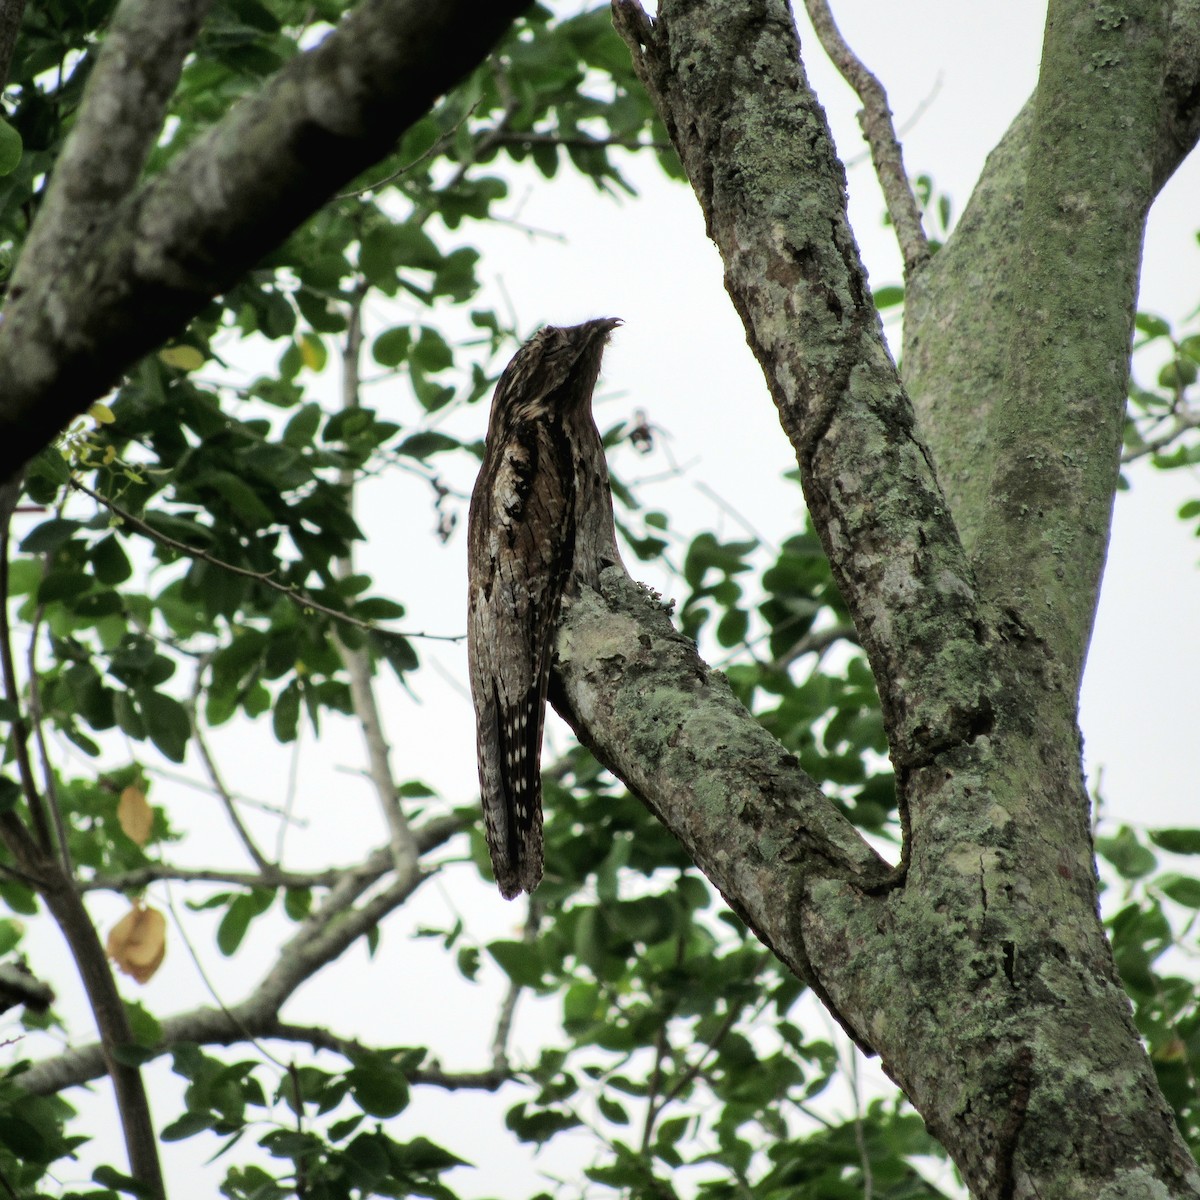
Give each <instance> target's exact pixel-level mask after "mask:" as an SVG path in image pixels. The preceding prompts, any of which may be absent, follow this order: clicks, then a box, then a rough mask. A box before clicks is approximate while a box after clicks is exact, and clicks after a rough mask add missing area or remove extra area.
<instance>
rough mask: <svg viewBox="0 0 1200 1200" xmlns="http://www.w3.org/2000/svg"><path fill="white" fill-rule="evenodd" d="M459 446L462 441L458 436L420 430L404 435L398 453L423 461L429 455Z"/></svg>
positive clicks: (456, 448) (455, 448)
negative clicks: (407, 435)
mask: <svg viewBox="0 0 1200 1200" xmlns="http://www.w3.org/2000/svg"><path fill="white" fill-rule="evenodd" d="M461 447H462V442H460V441H459V440H458V438H454V437H450V436H449V435H448V434H445V433H436V432H435V431H433V430H422V431H421V432H420V433H414V434H411V435H410V436H409V437H406V438H405V439H404V441H402V442H401V443H400V447H399V450H398V453H400V454H407V455H408V456H409V457H410V458H419V459H421V460H422V461H424V460H425V459H427V458H429V457H430V456H431V455H434V454H442V453H444V452H445V451H447V450H458V449H460V448H461Z"/></svg>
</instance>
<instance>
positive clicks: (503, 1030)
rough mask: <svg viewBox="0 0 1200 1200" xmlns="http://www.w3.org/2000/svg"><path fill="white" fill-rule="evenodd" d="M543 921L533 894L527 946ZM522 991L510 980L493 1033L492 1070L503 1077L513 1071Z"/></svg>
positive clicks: (524, 937)
mask: <svg viewBox="0 0 1200 1200" xmlns="http://www.w3.org/2000/svg"><path fill="white" fill-rule="evenodd" d="M541 923H542V906H541V904H540V903H539V902H538V901H537V900H536V899H534V897H533V896H530V897H529V910H528V912H527V914H526V917H525V929H524V931H523V933H522V935H521V940H522V941H523V942H524V943H525V944H526V945H527V946H528V945H532V943H533V942H535V941H536V940H537V934H538V929H539V927H540V926H541ZM521 991H522V988H521V985H520V984H519V983H517V982H516V981H515V980H513V981H510V983H509V985H508V991H507V992H506V993H505V995H504V1000H503V1001H502V1002H501V1004H500V1012H499V1014H498V1015H497V1018H496V1032H495V1033H494V1034H493V1035H492V1071H493V1073H495V1074H498V1075H500V1076H501V1077H502V1078H507V1077H508V1076H509V1075H510V1074H511V1073H512V1064H511V1063H510V1062H509V1060H508V1039H509V1038H510V1037H511V1036H512V1027H513V1018H514V1017H515V1016H516V1014H517V1001H518V999H520V996H521Z"/></svg>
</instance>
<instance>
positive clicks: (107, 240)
mask: <svg viewBox="0 0 1200 1200" xmlns="http://www.w3.org/2000/svg"><path fill="white" fill-rule="evenodd" d="M528 2H529V0H498V2H497V3H494V4H487V5H478V4H475V3H471V2H470V0H456V2H455V0H446V2H445V3H439V4H428V3H426V0H362V3H360V4H359V6H358V7H357V8H356V9H355V10H354V12H352V13H351V14H350V15H349V16H347V17H346V18H345V19H344V20H343V21H342V22H341V23H340V24H339V25H338V27H337V28H336V29H335V30H334V31H333V32H332V33H331V34H330V35H329V36H328V37H326V38H325V39H324V40H323V41H322V42H321V43H320V44H319V45H318V46H316V47H315V48H314V49H312V50H309V51H307V52H305V53H303V54H300V55H297V56H296V57H295V58H293V59H292V60H290V61H289V62H288V63H287V65H286V66H284V67H283V68H281V69H280V71H279V72H278V73H277V74H276V76H275V77H274V78H273V79H272V80H271V81H270V82H269V83H268V84H267V85H266V86H265V87H264V88H263V89H262V91H260V92H259V93H258V94H257V95H255V96H253V97H251V98H249V99H247V100H246V101H244V102H243V103H241V104H239V105H238V106H237V107H236V108H235V109H234V110H233V111H232V112H230V113H229V114H228V116H226V117H225V118H224V119H223V120H222V121H220V122H219V123H218V124H217V125H216V126H215V127H214V128H213V129H211V130H210V131H209V133H208V134H207V135H206V136H205V137H203V138H202V139H200V140H199V141H198V142H197V143H195V144H194V145H192V146H190V147H189V148H188V149H186V150H184V151H183V152H181V153H180V154H179V155H178V156H177V157H176V158H174V159H173V160H172V161H171V163H170V164H169V165H168V166H167V167H166V168H165V169H164V170H163V171H162V173H161V174H159V175H157V176H156V177H155V178H154V179H153V180H151V181H150V182H149V183H147V184H146V185H144V186H143V187H142V188H140V189H139V190H138V191H136V192H135V193H133V194H131V195H130V196H128V197H127V198H126V199H125V200H124V201H122V202H121V203H120V204H119V205H117V207H116V209H115V210H114V211H113V212H112V213H111V214H110V215H109V216H108V217H107V218H106V219H105V220H103V221H102V222H100V223H99V224H98V225H96V226H95V227H93V228H91V229H89V231H88V236H87V241H86V243H85V244H84V245H83V246H81V248H80V251H79V253H77V254H76V255H75V256H74V257H73V259H72V260H71V262H70V263H68V264H66V265H65V266H64V267H63V269H62V270H60V271H54V272H50V273H48V274H46V275H45V276H42V275H37V276H36V277H35V276H34V274H33V273H32V272H30V271H28V270H27V271H24V272H22V275H23V278H24V279H25V282H26V290H25V291H24V293H23V294H21V295H20V296H15V297H12V298H11V299H10V302H9V304H8V306H7V308H6V310H5V314H4V315H5V319H4V322H3V324H2V325H0V479H3V478H7V477H8V476H9V475H10V474H11V473H12V472H13V471H14V470H15V469H16V468H17V467H18V466H20V464H21V463H23V462H24V461H25V460H26V459H27V458H28V457H29V456H30V455H31V454H33V453H34V452H35V451H36V450H38V449H39V448H40V447H41V446H43V445H45V443H46V442H47V441H48V440H49V439H50V438H51V437H53V436H54V434H55V433H56V432H57V431H58V430H59V429H60V428H61V427H62V426H63V425H64V424H65V423H66V422H67V421H68V420H69V419H70V418H71V417H72V416H74V415H75V414H77V413H80V412H82V411H84V410H85V409H86V408H87V406H88V404H90V403H91V401H92V400H94V399H95V398H96V397H97V396H100V395H103V394H104V392H105V391H106V390H107V389H108V388H110V387H111V386H112V384H113V383H114V381H115V380H116V379H117V378H118V377H119V375H120V374H121V372H122V371H124V370H126V369H127V368H128V367H129V366H130V365H131V364H132V363H134V362H135V361H136V360H137V359H138V358H140V357H141V356H142V355H143V354H145V353H147V352H148V351H149V350H151V349H153V348H154V347H155V346H157V345H160V344H161V343H162V342H163V341H164V340H165V339H166V338H167V337H169V336H170V335H172V334H174V333H177V332H178V331H179V330H180V329H181V328H182V327H183V326H184V325H185V324H186V323H187V321H188V320H189V319H190V318H191V317H192V316H194V315H195V314H196V313H197V312H199V311H200V310H201V309H202V308H203V307H204V305H205V304H206V303H207V302H208V301H209V300H210V299H211V298H212V297H213V296H215V295H216V294H218V293H219V292H221V291H222V290H224V289H225V288H227V287H228V286H229V285H230V284H231V283H232V282H233V281H234V280H236V279H238V278H239V277H240V276H241V275H242V274H244V273H245V271H247V270H248V269H249V268H250V267H252V266H253V265H254V264H255V263H257V262H258V261H259V260H260V259H261V258H262V256H263V255H264V254H265V253H266V252H267V251H268V250H270V249H271V248H272V247H273V246H275V245H277V244H278V243H279V242H280V241H282V240H283V239H284V238H285V237H286V236H287V235H288V233H290V232H291V231H292V230H293V229H295V228H296V226H298V225H299V224H300V223H301V222H302V221H303V220H305V218H307V217H308V216H310V215H311V214H312V213H313V212H315V211H316V210H317V209H318V208H320V207H321V205H322V204H324V203H325V201H326V200H327V199H328V198H329V197H330V196H331V195H333V194H334V193H335V192H336V191H338V189H339V188H341V187H344V186H345V184H346V183H347V182H348V181H350V180H351V179H353V178H354V177H355V176H356V175H358V174H359V173H360V172H361V171H363V170H364V169H365V168H367V167H368V166H370V165H371V164H372V163H373V162H376V161H377V160H378V159H380V158H382V157H383V156H384V155H385V154H386V153H387V152H388V150H389V149H390V148H391V147H392V145H393V144H394V143H395V141H396V138H397V137H398V136H399V135H400V133H401V132H402V131H403V130H404V129H406V128H407V127H408V126H409V125H410V124H411V123H412V122H413V121H415V120H417V119H418V118H419V117H421V116H423V115H424V114H425V113H426V112H427V111H428V110H429V108H430V106H431V105H432V104H433V102H434V100H435V99H436V98H437V97H438V96H440V95H442V94H443V93H444V92H446V91H447V90H449V89H450V88H451V87H452V86H453V85H454V84H455V83H457V82H458V80H459V79H461V78H462V77H463V76H464V75H465V74H466V73H467V72H469V71H470V70H472V69H473V68H474V67H475V66H477V65H478V63H479V62H480V61H481V60H482V59H483V58H484V56H485V55H486V54H487V53H488V51H489V50H490V49H491V47H492V45H493V44H494V43H495V41H496V40H497V38H499V37H500V35H501V34H502V33H503V32H504V30H505V29H507V27H508V26H509V24H510V23H511V22H512V20H513V19H514V18H515V17H516V16H517V14H518V13H520V12H521V11H522V10H523V9H524V8H525V7H527V5H528ZM157 7H162V6H157ZM50 296H53V297H54V303H53V304H51V303H49V297H50Z"/></svg>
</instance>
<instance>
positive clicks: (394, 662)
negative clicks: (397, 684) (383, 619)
mask: <svg viewBox="0 0 1200 1200" xmlns="http://www.w3.org/2000/svg"><path fill="white" fill-rule="evenodd" d="M367 641H368V643H370V646H371V648H372V649H373V650H374V651H375V653H376V654H379V655H381V656H382V657H383V658H385V659H387V661H388V662H389V663H390V664H391V667H392V670H393V671H395V672H396V674H397V676H398V677H399V678H400V679H401V680H403V678H404V676H405V675H406V674H407V673H408V672H409V671H415V670H416V669H417V667H418V665H419V660H418V658H417V652H416V651H415V650H414V649H413V648H412V643H411V642H410V641H409V640H408V638H406V637H404V636H403V634H399V633H391V632H389V631H388V630H386V629H372V630H371V632H370V633H368V634H367Z"/></svg>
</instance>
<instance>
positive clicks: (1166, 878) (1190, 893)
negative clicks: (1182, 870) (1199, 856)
mask: <svg viewBox="0 0 1200 1200" xmlns="http://www.w3.org/2000/svg"><path fill="white" fill-rule="evenodd" d="M1157 883H1158V886H1159V887H1160V888H1161V889H1162V891H1163V892H1164V893H1165V894H1166V895H1168V896H1170V898H1171V899H1172V900H1174V901H1175V903H1176V904H1182V905H1183V906H1184V907H1185V908H1200V879H1192V878H1190V877H1189V876H1187V875H1163V876H1161V877H1160V878H1159V879H1158V881H1157Z"/></svg>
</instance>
